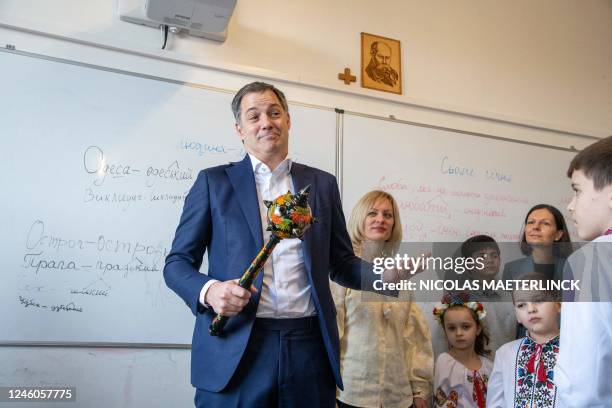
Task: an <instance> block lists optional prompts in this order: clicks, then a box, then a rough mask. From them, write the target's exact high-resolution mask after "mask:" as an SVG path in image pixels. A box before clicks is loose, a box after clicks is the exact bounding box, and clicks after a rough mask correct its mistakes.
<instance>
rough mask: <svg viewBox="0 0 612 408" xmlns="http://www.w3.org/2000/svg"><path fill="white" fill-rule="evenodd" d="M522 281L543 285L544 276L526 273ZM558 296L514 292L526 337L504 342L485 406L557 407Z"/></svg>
mask: <svg viewBox="0 0 612 408" xmlns="http://www.w3.org/2000/svg"><path fill="white" fill-rule="evenodd" d="M521 280H529V281H536V282H538V283H542V284H544V283H545V282H546V280H547V279H546V277H545V276H544V275H541V274H537V273H528V274H526V275H524V276H522V277H521ZM560 298H561V296H560V294H559V293H558V292H554V291H535V290H529V291H514V292H513V293H512V300H513V304H514V312H515V315H516V320H518V322H519V323H521V324H522V325H523V326H525V328H526V329H527V336H526V337H523V338H521V339H518V340H514V341H511V342H510V343H506V344H504V345H503V346H501V347H500V348H499V350H498V351H497V354H496V355H495V363H494V366H493V372H492V373H491V376H490V377H489V384H488V391H487V408H506V407H521V408H525V407H537V408H553V407H558V406H559V405H558V399H557V388H556V387H555V384H554V383H553V370H554V368H555V364H556V362H557V356H558V354H559V312H560V310H561V303H560V302H559V300H560Z"/></svg>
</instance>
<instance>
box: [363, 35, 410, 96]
mask: <svg viewBox="0 0 612 408" xmlns="http://www.w3.org/2000/svg"><path fill="white" fill-rule="evenodd" d="M361 86H362V87H364V88H369V89H376V90H377V91H384V92H392V93H396V94H400V95H401V93H402V53H401V50H400V42H399V40H394V39H391V38H387V37H381V36H379V35H374V34H368V33H361Z"/></svg>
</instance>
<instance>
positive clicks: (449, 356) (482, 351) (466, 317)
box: [433, 293, 493, 408]
mask: <svg viewBox="0 0 612 408" xmlns="http://www.w3.org/2000/svg"><path fill="white" fill-rule="evenodd" d="M433 313H434V316H435V317H436V318H437V319H438V320H439V322H440V324H441V325H442V327H443V328H444V334H445V335H446V339H447V341H448V353H442V354H440V356H438V358H437V360H436V365H435V370H434V371H435V380H434V390H435V394H434V406H435V407H440V408H442V407H444V408H460V407H478V408H485V406H486V395H487V382H488V380H489V375H490V373H491V371H492V369H493V362H492V361H491V360H490V359H489V358H487V356H488V355H489V354H490V352H489V351H488V350H486V348H485V347H486V345H487V344H488V342H489V337H488V335H487V334H486V333H485V329H484V325H483V319H484V318H485V316H486V311H485V310H484V307H483V306H482V304H481V303H480V302H474V301H470V298H469V295H467V294H464V293H459V294H452V295H451V294H446V295H445V296H444V297H443V298H442V302H441V303H440V304H438V305H437V306H436V307H435V308H434V310H433Z"/></svg>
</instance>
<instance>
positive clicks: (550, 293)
mask: <svg viewBox="0 0 612 408" xmlns="http://www.w3.org/2000/svg"><path fill="white" fill-rule="evenodd" d="M520 280H522V281H530V282H536V283H537V284H539V285H542V286H544V287H546V281H548V280H550V279H549V278H547V277H546V276H545V275H543V274H541V273H538V272H529V273H526V274H524V275H522V276H521V277H520ZM516 292H524V291H520V290H513V291H512V303H516V297H515V293H516ZM530 292H531V293H530V294H529V295H530V296H529V297H530V299H534V301H535V300H536V299H537V301H539V302H560V301H561V291H559V290H555V289H544V290H533V291H530Z"/></svg>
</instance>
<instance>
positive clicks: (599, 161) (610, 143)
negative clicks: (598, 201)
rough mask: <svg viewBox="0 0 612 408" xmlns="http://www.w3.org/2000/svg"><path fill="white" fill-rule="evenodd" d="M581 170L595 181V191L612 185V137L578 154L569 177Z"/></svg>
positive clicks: (573, 161)
mask: <svg viewBox="0 0 612 408" xmlns="http://www.w3.org/2000/svg"><path fill="white" fill-rule="evenodd" d="M575 170H581V171H582V172H583V173H584V175H585V176H587V177H588V178H590V179H591V180H593V187H595V190H601V189H602V188H604V187H606V186H609V185H610V184H612V136H608V137H606V138H604V139H601V140H600V141H598V142H595V143H593V144H592V145H589V146H587V147H585V148H584V150H582V151H581V152H580V153H578V154H577V155H576V156H575V157H574V159H573V160H572V162H571V163H570V165H569V168H568V169H567V177H570V178H571V177H572V174H573V173H574V171H575Z"/></svg>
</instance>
